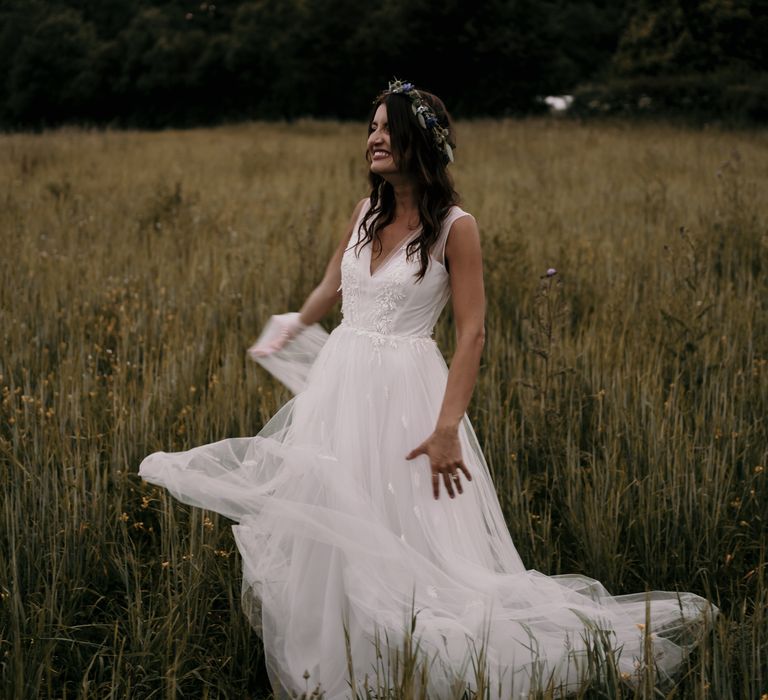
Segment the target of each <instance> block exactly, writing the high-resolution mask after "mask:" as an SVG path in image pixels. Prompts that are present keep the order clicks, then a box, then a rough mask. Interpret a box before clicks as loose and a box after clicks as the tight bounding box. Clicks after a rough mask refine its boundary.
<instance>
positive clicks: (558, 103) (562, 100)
mask: <svg viewBox="0 0 768 700" xmlns="http://www.w3.org/2000/svg"><path fill="white" fill-rule="evenodd" d="M572 103H573V95H549V96H547V97H545V98H544V104H545V105H547V107H549V111H550V112H565V110H566V109H568V108H569V107H570V106H571V104H572Z"/></svg>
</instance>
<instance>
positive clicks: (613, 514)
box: [0, 120, 768, 700]
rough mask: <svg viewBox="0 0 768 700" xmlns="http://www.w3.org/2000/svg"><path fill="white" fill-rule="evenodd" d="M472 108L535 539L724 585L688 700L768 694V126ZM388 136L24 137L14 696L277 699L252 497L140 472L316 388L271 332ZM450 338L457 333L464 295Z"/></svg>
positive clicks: (514, 450) (541, 547)
mask: <svg viewBox="0 0 768 700" xmlns="http://www.w3.org/2000/svg"><path fill="white" fill-rule="evenodd" d="M459 131H460V134H461V139H462V150H461V152H460V153H461V156H460V158H459V159H458V160H457V163H456V170H455V174H456V177H457V185H458V189H459V191H460V192H461V193H462V194H463V196H464V202H463V205H464V207H465V208H466V209H467V210H469V211H471V212H472V213H473V214H474V215H475V216H476V217H477V220H478V222H479V224H480V229H481V235H482V241H483V250H484V260H485V282H486V291H487V298H488V312H487V320H486V330H487V339H486V346H485V350H484V353H483V365H482V367H481V372H480V377H479V380H478V385H477V388H476V390H475V394H474V398H473V402H472V405H471V407H470V410H469V414H470V418H471V419H472V421H473V425H474V426H475V428H476V431H477V434H478V438H479V439H480V441H481V444H482V446H483V449H484V452H485V454H486V455H487V457H488V461H489V464H490V467H491V470H492V472H493V477H494V481H495V484H496V488H497V491H498V494H499V498H500V501H501V505H502V508H503V511H504V514H505V518H506V521H507V523H508V525H509V528H510V531H511V534H512V537H513V539H514V541H515V543H516V546H517V547H518V549H519V551H520V554H521V556H522V558H523V561H524V562H525V563H526V565H527V566H529V567H530V568H534V569H537V570H539V571H542V572H545V573H547V574H555V573H568V572H579V573H583V574H586V575H590V576H594V577H595V578H597V579H599V580H601V581H602V582H603V583H604V584H605V585H606V586H607V588H608V589H609V590H610V591H611V592H612V593H614V594H621V593H628V592H637V591H643V590H645V589H646V588H647V589H650V590H654V589H656V590H691V591H695V592H698V593H701V594H704V595H706V596H708V597H710V598H711V599H712V600H713V601H714V602H715V603H716V604H717V605H718V606H720V607H721V609H722V610H723V616H722V618H721V619H720V620H719V622H718V624H717V626H716V627H715V629H714V630H713V631H712V633H711V634H710V635H709V637H708V638H707V639H706V640H705V643H704V644H703V645H702V646H701V647H700V648H699V649H697V651H696V652H695V653H694V654H692V655H691V656H690V657H689V658H688V659H687V661H686V662H685V664H684V667H683V670H682V673H681V675H680V677H679V678H678V679H677V683H676V686H675V688H674V689H672V690H670V691H669V692H670V693H672V694H671V695H668V697H675V698H680V699H681V700H690V699H693V698H695V699H696V700H705V699H707V700H709V699H711V698H729V699H731V698H733V699H734V700H755V698H759V697H761V694H763V693H766V692H768V686H766V679H767V678H768V666H767V665H766V662H767V660H768V614H767V613H768V582H767V581H766V572H767V571H768V565H767V563H766V562H767V560H766V545H767V544H768V542H767V541H766V539H767V538H766V533H767V530H766V523H765V514H766V503H768V471H767V470H766V468H767V467H768V423H767V422H766V416H768V275H767V274H766V271H768V237H767V235H766V226H765V222H766V220H768V182H766V177H767V174H766V170H765V167H764V163H765V162H766V158H768V141H767V140H766V136H765V134H764V133H761V132H756V133H750V132H747V131H742V132H732V133H724V132H720V131H718V130H714V129H711V130H706V131H686V130H683V129H675V128H671V127H669V126H663V127H662V126H658V125H657V126H650V125H643V124H640V125H635V126H633V127H632V128H628V127H627V124H625V123H621V122H617V123H615V124H610V125H602V126H596V125H587V126H579V125H577V124H575V123H570V122H562V121H557V120H555V121H550V120H527V121H511V120H505V121H478V122H476V123H467V122H465V123H460V124H459ZM364 139H365V128H364V125H363V124H362V123H358V124H335V123H332V122H317V121H303V120H302V121H298V122H296V123H294V124H292V125H285V124H259V123H257V124H250V125H241V126H236V127H234V126H231V127H227V128H220V129H215V130H195V131H186V132H183V133H179V132H173V131H165V132H160V133H136V132H120V133H113V132H108V131H107V132H100V131H93V132H81V131H74V130H63V131H59V132H56V133H49V134H44V135H41V136H35V135H25V134H18V135H13V136H2V137H0V201H1V202H2V206H0V244H1V245H2V250H4V251H7V252H8V254H6V255H3V256H0V326H2V328H3V335H2V339H1V340H0V696H2V697H8V698H13V699H14V700H24V699H26V698H30V700H31V699H32V698H64V697H66V698H82V699H85V698H94V699H98V700H103V699H104V698H121V699H122V698H136V700H143V699H144V698H149V697H180V696H182V695H184V696H185V697H194V698H198V697H200V698H205V697H211V698H214V697H217V698H226V697H230V698H238V699H240V698H257V697H262V698H263V697H265V696H266V695H267V694H268V690H267V680H266V676H265V673H264V668H263V658H262V656H261V647H260V644H259V640H258V638H257V637H256V636H255V634H254V633H253V632H252V631H251V630H250V628H249V627H248V623H247V620H246V618H245V616H244V615H243V614H242V612H241V610H240V603H239V594H240V581H241V575H240V561H239V556H238V553H237V550H236V547H235V545H234V542H233V538H232V533H231V530H230V527H229V526H230V523H229V522H228V521H227V520H226V519H224V518H222V517H220V516H218V515H216V514H212V513H207V512H205V511H201V510H197V509H193V508H188V507H185V506H183V505H181V504H179V503H178V502H176V501H174V500H173V499H172V498H171V497H169V496H168V494H167V493H166V492H165V491H163V490H160V489H157V488H154V487H151V486H149V485H148V484H145V483H142V482H141V480H140V479H139V478H138V477H137V474H136V472H137V469H138V464H139V462H140V460H141V459H142V458H143V457H144V456H145V455H147V454H148V453H150V452H153V451H155V450H161V449H162V450H182V449H186V448H188V447H191V446H193V445H198V444H201V443H207V442H212V441H214V440H218V439H220V438H224V437H235V436H244V435H253V434H255V433H256V432H257V431H258V430H259V429H260V428H261V427H262V426H263V425H264V424H265V422H266V421H267V420H268V418H269V417H270V416H271V415H272V414H273V413H274V412H275V411H276V410H277V409H278V408H279V406H280V405H282V404H283V403H284V402H285V400H286V399H287V398H288V392H287V391H286V390H285V388H283V387H282V386H280V385H279V384H278V383H277V382H275V381H274V380H273V379H272V378H271V377H270V376H268V375H267V374H266V373H265V372H264V371H263V370H261V368H259V367H257V366H255V365H253V364H249V363H248V362H247V361H246V359H245V349H246V348H247V347H248V345H249V344H250V343H251V342H252V341H253V340H254V339H255V338H256V336H257V335H258V333H259V330H260V329H261V328H262V326H263V324H264V323H265V321H266V319H267V318H268V317H269V315H270V314H273V313H276V312H282V311H287V310H290V309H296V308H298V306H299V305H300V304H301V302H302V301H303V300H304V298H305V297H306V295H307V293H308V292H309V291H310V290H311V289H312V287H313V285H314V284H316V282H317V281H318V280H319V279H320V277H321V276H322V273H323V270H324V268H325V265H326V261H327V260H328V258H329V256H330V255H331V252H332V250H333V249H334V247H335V246H336V244H337V241H338V238H339V237H340V236H341V235H342V232H343V230H344V228H345V226H346V224H347V222H348V219H349V216H350V214H351V212H352V209H353V207H354V205H355V203H356V202H357V201H358V200H359V198H360V197H361V196H363V194H364V193H365V162H364V160H363V158H362V148H363V144H364ZM550 267H551V268H556V269H557V271H558V272H557V273H556V274H554V275H552V276H549V277H547V276H546V275H545V271H546V270H547V269H548V268H550ZM338 318H339V315H338V311H336V312H335V313H334V314H332V317H331V318H329V319H328V326H329V327H330V325H332V324H334V323H335V322H337V321H338ZM436 338H437V340H438V343H439V345H440V347H441V348H442V349H443V350H444V352H445V353H446V355H447V356H448V357H450V355H451V352H452V348H453V345H454V329H453V327H452V323H451V318H450V315H449V314H447V315H446V316H444V318H443V319H442V320H441V322H440V324H439V326H438V328H437V331H436ZM308 584H309V585H311V582H308ZM416 631H417V632H418V629H417V630H416ZM338 641H339V647H340V648H341V645H343V644H344V640H343V639H339V640H338ZM406 641H408V640H406ZM404 651H406V652H407V649H405V650H404ZM406 657H407V654H406ZM406 662H407V663H410V662H409V661H408V660H407V658H406V659H405V660H404V664H405V663H406ZM409 667H410V666H409ZM399 680H400V681H403V680H404V679H402V678H401V679H399ZM417 680H418V679H417ZM609 680H610V679H609ZM382 683H383V687H385V688H393V687H394V688H395V689H397V688H399V687H400V688H401V687H405V686H404V685H403V683H400V682H398V679H395V682H394V685H393V684H389V683H387V682H382ZM377 687H379V686H378V679H377ZM419 687H420V686H419ZM308 689H309V691H311V690H312V688H311V685H310V687H309V688H308ZM416 691H417V692H420V691H418V688H417V689H416ZM396 692H397V691H396ZM396 692H395V695H394V698H396V697H397V694H396ZM417 696H418V695H417V693H414V695H405V696H403V697H408V698H409V700H411V698H413V697H417ZM369 697H370V695H369ZM491 697H493V695H491ZM582 697H584V698H589V699H590V700H595V699H597V698H606V699H607V698H611V699H612V700H616V698H620V697H621V691H619V690H616V689H615V688H613V689H612V686H605V685H604V684H602V683H599V682H596V683H595V684H593V685H592V686H591V687H590V688H589V689H588V690H586V691H585V693H584V694H583V696H582ZM624 697H625V698H626V699H627V700H628V698H631V697H635V698H650V697H657V696H652V695H651V694H650V692H648V693H645V694H644V693H643V692H638V694H636V695H634V694H633V693H632V692H631V691H628V690H627V691H626V692H625V693H624ZM537 700H538V699H537Z"/></svg>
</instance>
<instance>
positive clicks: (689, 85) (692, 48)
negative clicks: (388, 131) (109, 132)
mask: <svg viewBox="0 0 768 700" xmlns="http://www.w3.org/2000/svg"><path fill="white" fill-rule="evenodd" d="M766 10H768V0H474V2H466V0H387V1H385V2H380V3H359V2H356V1H354V0H216V1H215V2H207V1H203V2H200V1H195V2H192V1H191V0H0V125H1V126H3V127H4V128H6V129H14V128H29V127H41V126H52V125H56V124H61V123H71V122H74V123H93V124H102V123H108V124H114V125H119V126H141V127H162V126H167V125H177V126H186V125H193V124H205V123H215V122H219V121H223V120H233V119H250V118H288V119H291V118H295V117H299V116H305V115H312V116H318V117H333V118H341V119H361V118H363V117H364V115H365V113H366V111H367V107H368V105H369V104H370V100H371V99H372V98H373V97H374V96H375V94H376V92H378V91H379V90H380V89H381V88H383V87H386V83H387V80H389V79H391V78H392V77H393V76H397V77H399V78H404V79H408V80H411V81H412V82H415V83H416V84H417V85H420V86H423V87H425V88H426V89H430V90H432V91H434V92H436V93H437V94H439V95H441V96H442V97H443V98H444V99H445V100H446V102H447V103H448V104H449V106H450V108H451V110H452V112H453V113H454V114H455V115H456V116H460V117H468V116H478V115H491V116H496V115H510V114H522V113H529V112H531V111H535V110H537V109H541V108H542V107H541V101H540V98H541V96H543V95H547V94H563V93H575V94H576V95H577V104H578V105H579V109H580V110H581V112H582V113H588V112H589V111H590V110H592V111H602V112H606V111H616V106H615V104H614V102H616V100H618V103H617V104H619V108H620V109H621V108H626V107H627V105H642V104H644V105H645V106H646V107H648V106H649V105H654V106H655V105H660V104H662V103H663V101H664V99H666V100H667V101H668V102H670V104H669V105H667V106H666V107H665V109H674V108H675V105H674V104H672V103H673V102H674V101H675V99H678V98H680V99H678V101H680V105H677V107H682V108H683V109H684V108H685V106H686V104H689V103H691V104H692V109H693V107H694V106H695V107H698V108H701V107H702V104H704V103H707V100H709V103H711V104H709V103H707V104H709V107H706V109H709V110H710V111H711V112H713V113H716V112H717V110H720V111H724V110H728V109H734V110H736V109H739V110H744V109H746V113H748V115H749V117H750V118H752V119H757V120H759V119H762V118H763V117H764V115H762V110H764V109H765V103H764V101H763V98H764V97H765V96H766V95H768V85H766V80H765V72H764V67H765V66H766V65H768V55H767V54H768V49H767V48H766V46H767V45H768V42H765V41H764V40H763V39H764V37H765V36H768V19H766V18H768V11H766ZM734 85H735V86H738V89H736V90H734V89H733V86H734ZM727 89H731V93H733V94H731V96H730V98H729V99H730V100H731V102H730V103H727V104H720V102H722V100H723V96H722V94H721V93H722V92H723V91H726V92H727ZM705 93H706V95H708V97H707V99H704V100H703V102H702V95H705ZM617 95H618V97H617ZM681 95H682V96H683V98H684V99H683V98H681V97H680V96H681ZM661 96H665V97H663V99H661ZM643 99H644V101H643ZM660 99H661V101H660ZM612 100H613V102H612ZM681 100H682V101H681ZM686 100H687V101H688V102H686ZM733 100H736V101H737V102H738V101H739V100H741V102H740V103H739V105H734V104H733ZM716 102H717V103H718V104H714V103H716ZM726 102H727V101H726ZM745 104H746V105H747V107H746V108H745V107H744V105H745ZM638 109H640V107H638Z"/></svg>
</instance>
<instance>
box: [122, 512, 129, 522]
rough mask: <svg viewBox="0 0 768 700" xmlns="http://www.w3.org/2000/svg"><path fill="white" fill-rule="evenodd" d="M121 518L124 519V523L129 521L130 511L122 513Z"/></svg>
mask: <svg viewBox="0 0 768 700" xmlns="http://www.w3.org/2000/svg"><path fill="white" fill-rule="evenodd" d="M120 520H122V521H123V522H124V523H127V522H128V513H121V514H120Z"/></svg>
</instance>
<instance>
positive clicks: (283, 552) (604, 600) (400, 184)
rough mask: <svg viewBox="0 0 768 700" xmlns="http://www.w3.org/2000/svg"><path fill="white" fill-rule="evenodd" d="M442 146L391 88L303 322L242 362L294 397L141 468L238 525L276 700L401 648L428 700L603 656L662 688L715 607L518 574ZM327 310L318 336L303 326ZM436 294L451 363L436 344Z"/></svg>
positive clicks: (472, 232) (342, 682) (327, 692)
mask: <svg viewBox="0 0 768 700" xmlns="http://www.w3.org/2000/svg"><path fill="white" fill-rule="evenodd" d="M455 145H456V144H455V141H454V135H453V125H452V122H451V119H450V117H449V115H448V113H447V111H446V109H445V106H444V105H443V103H442V101H441V100H440V99H439V98H437V97H436V96H435V95H432V94H431V93H428V92H425V91H422V90H417V89H416V88H415V87H414V86H413V85H412V84H411V83H406V82H401V81H397V80H396V81H394V82H392V83H390V84H389V87H388V89H387V90H385V91H384V92H382V93H381V94H380V95H379V96H378V97H377V99H376V100H375V102H374V107H373V109H372V112H371V116H370V120H369V127H368V141H367V148H366V159H367V161H368V162H369V164H370V171H369V181H370V185H371V192H370V196H369V197H367V198H366V199H364V200H362V201H361V202H359V203H358V204H357V206H356V207H355V210H354V212H353V214H352V218H351V221H350V224H349V227H348V229H347V230H346V232H345V233H344V235H343V237H342V240H341V241H340V242H339V245H338V248H337V249H336V252H335V253H334V255H333V256H332V258H331V260H330V262H329V264H328V267H327V270H326V272H325V276H324V277H323V280H322V281H321V282H320V284H319V285H318V286H317V287H316V288H315V290H314V291H313V292H312V293H311V294H310V295H309V297H308V298H307V300H306V302H305V304H304V305H303V306H302V308H301V309H300V311H299V312H294V313H289V314H283V315H280V316H273V317H272V319H270V321H269V323H268V324H267V326H266V328H265V330H264V332H263V333H262V335H261V337H260V338H259V340H258V341H257V343H256V344H255V345H254V346H253V347H252V348H251V349H250V350H249V354H250V355H251V357H252V358H253V359H255V360H256V361H257V362H259V363H261V364H262V365H263V366H264V367H266V368H267V369H268V370H269V371H270V372H272V373H273V374H274V375H275V376H276V377H278V378H279V379H280V380H281V381H283V382H284V383H285V384H286V385H287V386H288V387H289V388H291V389H292V390H293V391H294V393H295V396H294V398H292V399H291V400H290V401H288V403H286V404H285V405H284V406H283V407H282V408H281V409H280V410H279V411H278V412H277V413H276V414H275V416H273V418H272V419H271V420H270V421H269V422H268V423H267V424H266V425H265V426H264V428H263V429H262V430H261V431H260V432H259V434H258V435H256V436H254V437H250V438H232V439H226V440H221V441H219V442H216V443H213V444H210V445H203V446H200V447H196V448H193V449H191V450H188V451H186V452H179V453H166V452H158V453H155V454H152V455H150V456H148V457H147V458H146V459H144V461H143V462H142V464H141V467H140V475H141V476H142V477H143V478H144V479H146V480H147V481H150V482H152V483H154V484H158V485H161V486H163V487H165V488H166V489H168V490H169V491H170V493H171V494H173V495H174V496H175V497H176V498H178V499H179V500H181V501H184V502H185V503H189V504H192V505H195V506H199V507H202V508H207V509H210V510H214V511H217V512H219V513H222V514H224V515H226V516H228V517H230V518H232V519H233V520H234V521H236V522H237V524H236V525H235V526H234V527H233V530H234V534H235V540H236V542H237V546H238V549H239V551H240V554H241V557H242V563H243V596H242V598H243V606H244V609H245V611H246V613H247V614H248V615H249V618H250V620H251V622H252V624H253V625H254V627H255V628H256V629H257V630H258V632H259V633H260V635H261V636H262V638H263V642H264V649H265V657H266V660H267V669H268V672H269V676H270V680H271V682H272V685H273V688H274V690H275V695H276V696H278V697H282V696H290V695H293V694H300V693H301V692H303V691H304V690H305V688H306V687H307V673H308V674H309V679H310V686H311V687H314V686H315V685H319V687H320V689H321V690H322V691H323V693H324V697H326V698H345V697H350V696H354V691H353V690H352V688H353V687H354V688H355V689H357V688H362V687H363V684H364V683H365V679H366V677H368V678H374V677H375V676H376V675H377V671H378V673H379V674H381V673H384V674H385V675H386V674H392V673H395V674H396V673H402V659H398V655H397V649H399V648H401V647H403V646H407V642H408V639H409V638H410V637H412V642H413V646H414V647H415V646H416V644H418V650H419V654H421V658H423V661H422V663H423V664H427V665H428V680H427V681H426V682H427V683H428V692H429V695H430V697H434V698H443V697H449V696H451V695H453V694H455V689H456V688H457V687H462V686H463V687H468V688H469V689H471V690H476V689H477V688H478V687H479V686H483V685H485V686H486V687H488V686H490V687H491V688H493V689H494V691H493V692H494V694H495V693H498V695H499V697H504V698H509V697H516V698H521V697H528V694H529V693H530V692H532V691H537V690H544V689H550V690H553V691H555V692H556V693H561V694H565V693H567V692H569V691H573V690H576V689H578V688H579V687H580V684H582V683H584V682H588V681H589V680H590V678H593V677H594V675H595V673H596V672H595V665H594V660H595V656H596V655H597V656H600V657H601V658H602V659H603V661H604V662H606V663H608V662H610V664H612V665H613V669H614V672H615V673H616V674H618V675H619V677H621V678H623V679H624V680H625V681H627V682H628V683H630V684H632V683H637V682H638V681H639V680H640V678H641V677H645V678H648V677H649V674H651V676H652V677H654V678H656V679H657V680H658V681H659V682H662V681H663V680H665V679H667V678H669V677H670V675H671V674H673V673H674V672H675V670H676V669H677V668H678V667H679V666H680V664H681V662H682V660H683V658H684V654H685V652H686V650H687V645H689V644H691V643H693V642H694V640H695V639H696V636H697V633H700V632H701V630H702V629H704V628H705V626H706V623H707V622H708V621H709V620H710V619H711V617H712V615H713V614H714V613H715V609H714V608H713V607H711V606H710V604H709V603H707V601H705V600H704V599H703V598H700V597H699V596H697V595H694V594H692V593H671V592H670V593H667V592H660V591H656V592H652V593H647V594H645V593H643V594H634V595H623V596H611V595H609V594H608V593H607V591H606V590H605V589H604V588H603V586H602V585H601V584H600V583H599V582H597V581H595V580H593V579H590V578H587V577H585V576H581V575H569V576H545V575H544V574H541V573H539V572H536V571H532V570H527V569H526V568H525V566H524V564H523V562H522V561H521V559H520V557H519V555H518V553H517V551H516V549H515V547H514V544H513V543H512V540H511V538H510V535H509V532H508V530H507V527H506V525H505V522H504V518H503V515H502V512H501V509H500V506H499V502H498V499H497V496H496V492H495V490H494V486H493V483H492V481H491V477H490V474H489V470H488V466H487V464H486V461H485V459H484V457H483V454H482V451H481V449H480V446H479V444H478V442H477V439H476V438H475V435H474V432H473V430H472V426H471V424H470V422H469V420H468V419H467V417H466V415H465V411H466V409H467V406H468V404H469V401H470V397H471V394H472V391H473V388H474V385H475V381H476V378H477V373H478V367H479V363H480V356H481V353H482V349H483V342H484V310H485V298H484V292H483V271H482V257H481V248H480V236H479V233H478V227H477V224H476V221H475V219H474V217H473V216H472V215H471V214H469V213H467V212H465V211H464V210H462V209H461V208H460V207H459V206H458V195H457V194H456V192H455V191H454V188H453V182H452V178H451V176H450V174H449V172H448V169H447V166H448V165H449V163H451V162H452V161H453V148H454V147H455ZM339 298H341V301H342V314H343V320H342V322H341V324H340V325H339V326H337V327H336V328H335V329H334V330H333V332H331V333H330V335H328V334H326V333H325V331H324V330H322V328H321V327H320V326H319V325H318V324H317V323H316V322H317V321H319V320H320V319H321V318H323V317H324V316H325V315H326V314H327V313H328V311H330V309H331V308H332V307H333V306H334V305H335V304H336V303H337V301H338V300H339ZM449 298H450V299H451V303H452V308H453V315H454V319H455V325H456V334H457V345H456V352H455V354H454V357H453V360H452V362H451V367H450V371H449V370H448V368H447V366H446V364H445V361H444V360H443V357H442V355H441V353H440V351H439V349H438V347H437V346H436V344H435V342H434V340H433V339H432V337H431V336H432V331H433V328H434V325H435V323H436V321H437V319H438V317H439V316H440V313H441V311H442V310H443V308H444V306H445V304H446V302H447V301H448V299H449ZM411 625H413V626H412V627H411ZM345 641H346V644H345ZM382 646H383V647H384V650H383V652H382ZM481 661H482V663H480V662H481ZM396 664H400V666H397V667H396ZM416 666H417V669H418V667H419V665H418V664H417V665H416ZM599 666H600V664H598V667H599ZM590 669H591V670H590ZM417 672H418V670H416V671H414V673H417ZM590 674H591V675H590ZM480 675H482V678H480ZM494 696H495V695H494Z"/></svg>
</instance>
